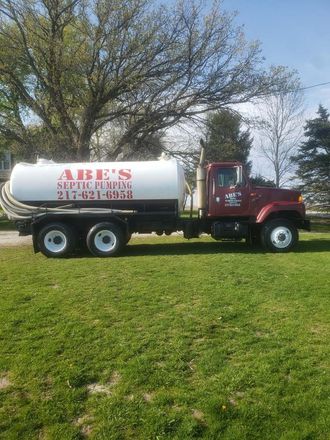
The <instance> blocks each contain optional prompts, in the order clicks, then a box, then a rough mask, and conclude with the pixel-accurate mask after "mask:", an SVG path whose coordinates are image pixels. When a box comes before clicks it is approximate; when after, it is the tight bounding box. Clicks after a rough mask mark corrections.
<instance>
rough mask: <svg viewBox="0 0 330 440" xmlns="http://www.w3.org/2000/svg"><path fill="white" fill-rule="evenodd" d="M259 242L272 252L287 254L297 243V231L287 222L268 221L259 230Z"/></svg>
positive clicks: (280, 220) (283, 220)
mask: <svg viewBox="0 0 330 440" xmlns="http://www.w3.org/2000/svg"><path fill="white" fill-rule="evenodd" d="M261 241H262V244H263V246H264V247H265V248H266V249H268V250H270V251H272V252H288V251H290V250H291V249H292V248H293V247H294V246H295V245H296V244H297V242H298V230H297V228H296V227H295V226H294V225H293V224H292V223H291V222H290V221H289V220H286V219H275V220H270V221H268V222H267V223H265V225H264V226H263V228H262V230H261Z"/></svg>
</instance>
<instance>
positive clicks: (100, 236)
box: [94, 229, 117, 252]
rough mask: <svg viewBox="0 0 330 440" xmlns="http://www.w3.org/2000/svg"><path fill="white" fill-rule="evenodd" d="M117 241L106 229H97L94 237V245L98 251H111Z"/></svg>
mask: <svg viewBox="0 0 330 440" xmlns="http://www.w3.org/2000/svg"><path fill="white" fill-rule="evenodd" d="M116 243H117V237H116V235H115V234H114V233H113V232H112V231H109V230H108V229H104V230H102V231H98V232H97V233H96V235H95V238H94V245H95V247H96V249H97V250H98V251H101V252H111V251H112V250H113V249H114V248H115V246H116Z"/></svg>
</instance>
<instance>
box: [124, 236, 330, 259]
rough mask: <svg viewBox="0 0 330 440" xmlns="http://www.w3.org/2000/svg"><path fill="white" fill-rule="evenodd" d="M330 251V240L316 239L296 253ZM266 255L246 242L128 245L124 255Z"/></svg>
mask: <svg viewBox="0 0 330 440" xmlns="http://www.w3.org/2000/svg"><path fill="white" fill-rule="evenodd" d="M327 251H330V240H325V239H314V240H308V241H300V242H299V243H298V245H297V246H296V248H295V249H294V250H293V251H292V252H294V253H305V252H327ZM217 253H234V254H264V253H266V251H265V250H264V249H263V248H262V247H256V246H249V245H247V244H246V243H245V242H242V243H232V242H221V241H220V242H216V241H215V242H214V243H212V242H211V243H204V242H200V243H196V242H193V243H189V242H182V243H159V244H157V243H155V244H135V243H134V244H132V245H128V246H127V247H126V248H125V249H124V251H123V253H122V255H123V256H125V257H133V256H141V255H189V254H191V255H193V254H217Z"/></svg>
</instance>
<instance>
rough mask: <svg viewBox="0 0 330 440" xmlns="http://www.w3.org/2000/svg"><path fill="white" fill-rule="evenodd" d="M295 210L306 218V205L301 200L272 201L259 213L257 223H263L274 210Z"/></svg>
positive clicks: (301, 216)
mask: <svg viewBox="0 0 330 440" xmlns="http://www.w3.org/2000/svg"><path fill="white" fill-rule="evenodd" d="M280 211H293V212H296V213H297V214H298V216H299V217H300V218H301V219H303V218H305V205H304V203H300V202H284V201H283V202H271V203H269V204H268V205H266V206H264V207H263V208H262V209H261V210H260V212H259V213H258V215H257V218H256V223H263V222H264V221H265V220H266V218H267V217H268V216H269V215H270V214H272V213H273V212H280Z"/></svg>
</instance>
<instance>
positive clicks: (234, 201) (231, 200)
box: [225, 191, 242, 207]
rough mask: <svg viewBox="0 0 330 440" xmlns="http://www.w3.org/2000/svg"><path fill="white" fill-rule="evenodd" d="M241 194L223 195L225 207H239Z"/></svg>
mask: <svg viewBox="0 0 330 440" xmlns="http://www.w3.org/2000/svg"><path fill="white" fill-rule="evenodd" d="M241 203H242V193H241V191H235V192H230V193H227V194H225V206H228V207H229V206H241Z"/></svg>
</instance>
